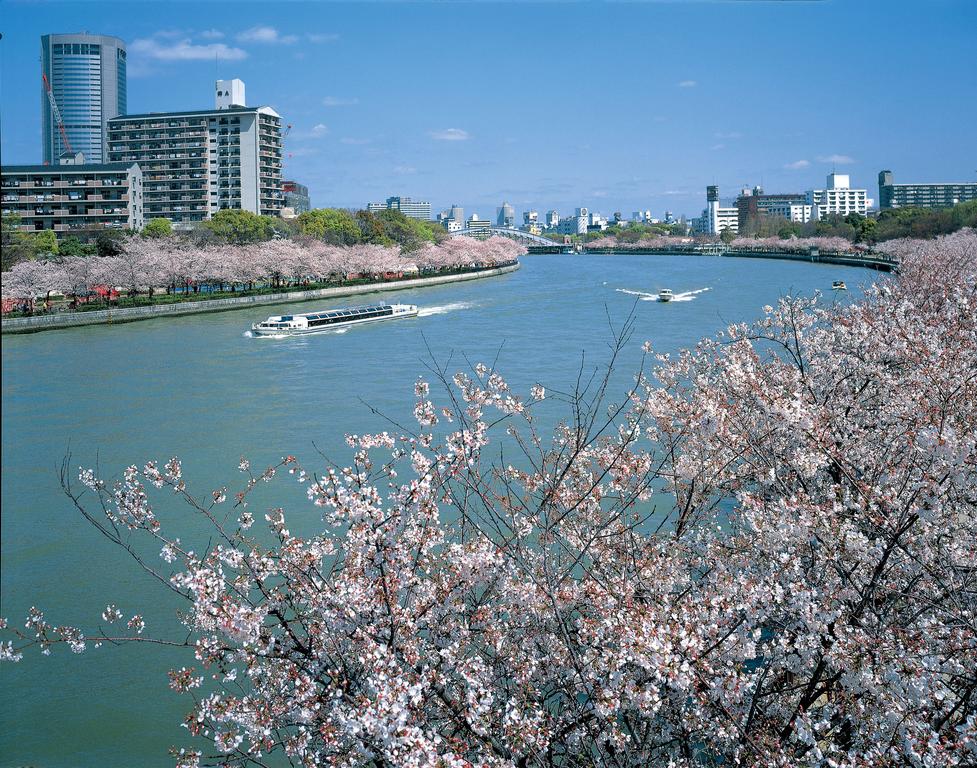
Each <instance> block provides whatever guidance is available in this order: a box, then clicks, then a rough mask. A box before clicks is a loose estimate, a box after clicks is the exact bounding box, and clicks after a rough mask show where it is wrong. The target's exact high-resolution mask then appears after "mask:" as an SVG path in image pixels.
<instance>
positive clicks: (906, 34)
mask: <svg viewBox="0 0 977 768" xmlns="http://www.w3.org/2000/svg"><path fill="white" fill-rule="evenodd" d="M0 10H2V18H3V22H2V27H0V32H2V33H3V39H2V41H0V108H2V161H3V163H4V164H17V163H36V162H40V157H41V139H40V130H41V129H40V116H41V97H42V94H41V75H40V64H39V53H40V37H41V35H42V34H48V33H61V32H76V31H82V30H86V31H89V32H95V33H99V34H106V35H115V36H118V37H121V38H122V39H123V40H125V42H126V45H127V48H128V80H129V83H128V104H129V112H130V113H134V114H135V113H141V112H155V111H167V110H177V109H203V108H209V107H211V106H212V105H213V84H214V80H215V79H216V78H217V77H220V78H232V77H238V78H241V79H242V80H244V82H245V83H246V86H247V100H248V104H249V105H251V106H258V105H264V104H267V105H269V106H271V107H273V108H274V109H276V110H277V111H278V112H279V113H280V114H281V115H282V117H283V118H284V121H285V122H286V123H290V124H292V126H293V127H292V130H291V133H290V135H289V136H288V138H287V140H286V154H287V157H286V161H285V169H284V177H285V178H288V179H294V180H296V181H298V182H299V183H302V184H305V185H306V186H308V187H309V191H310V196H311V199H312V204H313V205H315V206H317V207H322V206H337V207H355V208H360V207H365V205H366V203H367V202H368V201H371V200H376V201H381V200H385V199H386V198H387V197H389V196H392V195H402V196H409V197H412V198H415V199H421V200H429V201H430V202H431V205H432V210H433V211H434V212H435V213H436V212H438V211H440V210H442V209H445V208H448V207H450V206H451V204H452V203H457V204H459V205H462V206H464V208H465V212H466V215H470V214H471V213H472V212H478V213H479V215H480V216H483V217H485V216H488V217H492V218H494V214H495V209H496V208H497V207H498V206H500V205H501V204H502V202H503V200H506V201H508V202H509V203H510V204H512V205H513V206H514V207H515V209H516V212H517V219H518V220H520V221H521V218H522V211H524V210H527V209H529V208H535V209H537V210H539V211H540V213H541V214H542V213H543V212H545V211H546V210H548V209H551V208H556V209H557V210H559V211H560V212H561V214H563V215H566V213H567V212H569V211H570V210H571V209H572V208H574V207H576V206H587V207H588V208H590V209H591V210H596V211H600V212H601V213H603V214H604V215H605V216H608V217H609V216H611V215H612V214H613V212H614V211H621V212H622V213H623V214H624V215H625V216H630V214H631V212H632V211H635V210H645V209H650V210H651V211H652V213H653V214H654V215H655V216H657V217H660V216H661V215H662V214H663V212H664V211H665V210H666V209H668V210H670V211H672V212H674V213H675V214H676V215H680V214H685V215H689V216H694V215H698V213H699V211H701V209H702V208H703V206H704V201H705V187H706V185H708V184H718V185H719V186H720V194H721V196H722V197H723V198H729V197H733V196H735V194H736V192H737V190H738V189H739V188H740V187H742V186H751V187H752V186H754V185H757V184H762V186H763V187H764V188H765V189H766V190H767V191H770V192H802V191H804V190H807V189H811V188H819V187H822V186H823V185H824V181H825V176H826V175H827V174H828V173H830V172H831V170H832V169H833V168H834V169H837V170H838V171H839V172H841V173H846V174H849V175H850V176H851V181H852V185H853V186H856V187H862V188H866V189H868V190H869V197H871V198H877V196H878V193H877V186H876V176H877V174H878V172H879V171H880V170H882V169H883V168H885V169H891V170H892V171H893V172H894V174H895V179H896V181H897V182H927V181H970V182H973V181H975V180H977V140H975V139H977V66H975V64H974V40H977V3H975V2H972V1H971V0H928V1H927V2H925V3H924V2H906V1H904V0H888V1H883V0H865V1H864V2H845V1H844V0H823V1H822V2H806V1H805V0H796V1H795V2H763V1H758V2H744V1H739V2H722V1H721V0H717V1H714V2H709V1H707V0H702V1H695V0H690V1H689V2H645V3H640V2H636V3H613V2H607V3H597V2H595V3H585V2H580V3H573V4H562V3H552V2H550V3H536V4H523V3H518V4H517V3H485V2H467V3H466V2H460V3H452V2H439V3H426V4H414V3H389V4H388V3H361V4H356V5H353V4H342V3H328V2H318V3H300V2H289V3H277V4H270V3H231V2H213V3H207V2H195V3H189V2H175V3H174V2H171V3H156V2H144V3H131V2H130V3H101V2H85V3H81V2H70V3H46V2H36V1H32V2H26V1H23V2H21V1H15V0H3V1H2V2H0Z"/></svg>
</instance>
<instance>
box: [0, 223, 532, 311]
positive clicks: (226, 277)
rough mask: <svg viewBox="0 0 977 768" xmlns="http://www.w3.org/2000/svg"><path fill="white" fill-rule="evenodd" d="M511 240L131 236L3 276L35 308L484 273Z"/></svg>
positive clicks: (14, 295)
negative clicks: (157, 294)
mask: <svg viewBox="0 0 977 768" xmlns="http://www.w3.org/2000/svg"><path fill="white" fill-rule="evenodd" d="M524 250H525V249H523V248H522V247H521V246H519V245H518V244H516V243H514V242H513V241H511V240H507V239H505V238H500V237H493V238H490V239H488V240H475V239H472V238H467V237H456V238H450V239H448V240H445V241H444V242H443V243H440V244H438V245H435V244H426V245H424V246H423V247H421V248H420V249H419V250H416V251H414V252H412V253H410V254H401V251H400V249H399V248H396V247H384V246H379V245H352V246H336V245H328V244H326V243H322V242H319V241H314V240H313V241H309V242H298V241H294V240H285V239H280V240H269V241H267V242H263V243H257V244H254V245H219V246H205V247H199V246H194V245H192V244H190V243H187V242H184V241H180V240H177V239H175V238H161V239H150V238H142V237H131V238H128V239H127V240H126V241H125V242H124V244H123V247H122V249H121V252H120V253H119V254H118V255H116V256H76V257H67V258H63V259H61V260H37V261H23V262H19V263H18V264H15V265H14V266H13V268H12V269H11V270H10V271H8V272H4V273H3V283H2V285H3V297H4V299H20V300H22V301H24V302H26V303H28V304H32V303H33V300H34V299H36V298H37V297H43V296H46V295H49V294H51V293H53V292H59V293H63V294H65V295H67V296H85V295H87V294H89V293H91V292H92V291H93V290H94V289H95V288H96V287H97V286H111V287H113V288H117V289H121V290H124V291H126V292H128V293H130V294H135V293H137V292H139V291H149V292H150V296H152V292H153V291H154V290H165V291H172V290H174V289H178V288H180V289H187V288H193V289H198V290H199V288H201V287H210V288H215V289H224V290H230V291H234V290H237V289H241V288H249V287H253V286H255V285H256V284H270V285H273V286H276V287H282V286H288V285H303V284H308V283H321V282H329V281H336V280H348V279H351V278H359V277H368V278H377V279H380V278H383V277H392V276H401V275H403V274H406V273H412V272H416V271H419V270H420V271H435V272H436V271H443V270H449V269H459V268H466V267H485V266H493V265H497V264H502V263H507V262H511V261H513V260H514V259H515V258H516V257H517V256H519V255H520V254H521V253H523V252H524Z"/></svg>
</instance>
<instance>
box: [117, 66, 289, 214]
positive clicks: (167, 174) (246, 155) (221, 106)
mask: <svg viewBox="0 0 977 768" xmlns="http://www.w3.org/2000/svg"><path fill="white" fill-rule="evenodd" d="M281 128H282V120H281V117H280V116H279V115H278V113H277V112H275V110H273V109H272V108H271V107H246V106H244V83H242V82H241V81H240V80H218V81H217V82H216V84H215V104H214V108H213V109H205V110H198V111H190V112H152V113H149V114H142V115H121V116H119V117H113V118H111V119H110V120H109V121H108V154H109V160H110V161H111V162H113V163H138V164H139V166H140V168H141V169H142V172H143V183H144V194H145V206H144V207H145V216H146V219H155V218H166V219H169V220H170V221H172V222H173V223H174V224H176V225H177V226H178V227H181V226H182V227H186V226H190V225H192V224H193V222H197V221H203V220H205V219H209V218H210V217H211V216H213V215H214V214H215V213H216V212H217V211H219V210H222V209H227V208H231V209H241V210H245V211H251V212H252V213H258V214H263V215H266V216H277V215H279V212H280V211H281V209H282V207H283V205H284V192H283V184H282V136H281Z"/></svg>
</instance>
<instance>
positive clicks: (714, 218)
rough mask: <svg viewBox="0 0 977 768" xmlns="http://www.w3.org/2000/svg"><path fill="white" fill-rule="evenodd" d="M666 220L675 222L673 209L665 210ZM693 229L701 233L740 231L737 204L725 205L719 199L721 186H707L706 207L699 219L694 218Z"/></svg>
mask: <svg viewBox="0 0 977 768" xmlns="http://www.w3.org/2000/svg"><path fill="white" fill-rule="evenodd" d="M665 221H666V223H668V224H671V223H673V221H674V219H672V214H671V211H666V212H665ZM692 229H693V231H694V232H695V233H696V234H700V235H720V234H722V233H723V232H724V231H726V230H729V231H730V232H732V233H733V234H736V233H738V232H739V211H738V209H737V208H736V206H729V205H727V206H724V205H722V203H721V202H720V200H719V187H718V186H716V185H714V184H713V185H710V186H708V187H706V207H705V209H704V210H703V211H702V215H700V216H699V217H698V218H697V219H693V220H692Z"/></svg>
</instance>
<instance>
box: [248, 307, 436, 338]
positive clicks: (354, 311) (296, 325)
mask: <svg viewBox="0 0 977 768" xmlns="http://www.w3.org/2000/svg"><path fill="white" fill-rule="evenodd" d="M416 315H417V306H416V305H414V304H371V305H370V306H366V307H343V308H341V309H324V310H322V311H320V312H306V313H305V314H301V315H276V316H272V317H269V318H268V319H267V320H265V321H264V322H263V323H254V324H253V325H252V326H251V333H253V334H254V335H255V336H301V335H305V334H309V333H321V332H322V331H327V330H329V329H330V328H342V327H343V326H347V325H361V324H362V323H373V322H376V321H377V320H391V319H393V318H398V317H415V316H416Z"/></svg>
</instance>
